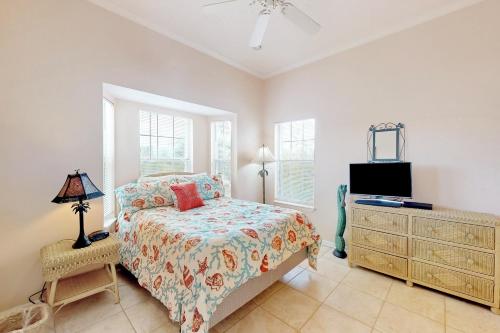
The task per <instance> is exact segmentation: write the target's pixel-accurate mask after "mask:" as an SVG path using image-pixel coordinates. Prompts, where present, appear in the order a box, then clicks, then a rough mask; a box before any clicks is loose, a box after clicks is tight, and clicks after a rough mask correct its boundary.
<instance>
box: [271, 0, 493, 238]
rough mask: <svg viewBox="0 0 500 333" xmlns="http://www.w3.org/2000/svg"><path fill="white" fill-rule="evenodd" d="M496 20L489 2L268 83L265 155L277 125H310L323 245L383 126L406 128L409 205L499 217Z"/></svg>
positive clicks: (316, 214)
mask: <svg viewBox="0 0 500 333" xmlns="http://www.w3.org/2000/svg"><path fill="white" fill-rule="evenodd" d="M499 12H500V1H496V0H490V1H486V2H484V3H481V4H479V5H476V6H472V7H470V8H468V9H464V10H462V11H459V12H456V13H454V14H451V15H448V16H445V17H442V18H440V19H437V20H434V21H431V22H429V23H426V24H423V25H420V26H417V27H415V28H412V29H409V30H406V31H404V32H401V33H398V34H395V35H392V36H389V37H386V38H384V39H381V40H378V41H375V42H372V43H370V44H367V45H365V46H362V47H358V48H355V49H352V50H349V51H346V52H343V53H341V54H338V55H335V56H332V57H329V58H327V59H324V60H322V61H320V62H317V63H314V64H311V65H308V66H305V67H303V68H300V69H297V70H294V71H292V72H289V73H285V74H283V75H280V76H278V77H275V78H272V79H270V80H268V81H266V104H265V135H266V140H267V142H268V144H269V145H270V146H273V135H274V134H273V132H274V127H273V124H274V123H275V122H280V121H285V120H293V119H307V118H311V117H314V118H316V124H317V133H316V163H315V174H316V204H315V210H314V211H312V212H310V216H311V217H312V219H313V221H314V222H315V224H316V225H317V226H318V228H319V231H320V233H321V234H322V236H323V237H324V238H325V239H327V240H333V236H334V230H335V225H336V220H337V212H336V188H337V186H338V185H339V184H341V183H345V184H348V165H349V163H350V162H364V161H366V132H367V130H368V127H369V126H370V125H371V124H378V123H380V122H389V121H391V122H396V123H397V122H402V123H404V124H405V125H406V126H407V155H406V156H407V160H408V161H411V162H413V169H414V174H413V176H414V196H415V200H417V201H424V202H432V203H434V204H437V205H441V206H448V207H453V208H461V209H468V210H474V211H484V212H491V213H497V214H500V148H499V144H500V94H499V87H500V38H499V35H498V34H499V32H500V20H499V19H498V13H499ZM270 179H272V177H270ZM269 188H270V191H269V195H270V196H271V195H272V194H273V192H274V191H273V190H272V189H273V186H269Z"/></svg>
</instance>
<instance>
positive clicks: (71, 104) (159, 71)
mask: <svg viewBox="0 0 500 333" xmlns="http://www.w3.org/2000/svg"><path fill="white" fill-rule="evenodd" d="M103 82H106V83H111V84H116V85H120V86H125V87H130V88H134V89H138V90H141V91H146V92H150V93H155V94H158V95H163V96H167V97H171V98H175V99H179V100H184V101H189V102H193V103H197V104H202V105H207V106H211V107H215V108H219V109H223V110H227V111H231V112H235V113H236V114H237V118H238V124H239V125H240V126H239V130H238V138H237V139H238V140H237V142H238V166H239V169H238V176H239V177H238V178H237V180H238V181H237V182H236V184H235V186H234V192H233V194H234V195H235V196H237V197H240V198H244V199H250V200H256V199H258V196H259V187H258V185H259V183H258V179H256V173H257V171H256V167H254V166H251V165H249V164H248V161H249V160H250V159H251V157H252V155H253V154H254V152H255V151H256V149H257V147H258V146H259V144H260V138H261V137H262V135H261V123H262V117H261V110H262V107H261V103H262V92H263V83H262V81H261V80H259V79H256V78H254V77H252V76H251V75H249V74H247V73H244V72H241V71H239V70H236V69H234V68H233V67H230V66H227V65H225V64H223V63H221V62H219V61H217V60H214V59H212V58H210V57H208V56H206V55H203V54H201V53H198V52H196V51H194V50H193V49H191V48H189V47H186V46H183V45H181V44H179V43H177V42H175V41H172V40H170V39H168V38H166V37H164V36H161V35H159V34H157V33H154V32H152V31H150V30H148V29H146V28H143V27H141V26H139V25H137V24H134V23H132V22H130V21H127V20H125V19H123V18H121V17H119V16H117V15H114V14H112V13H110V12H107V11H105V10H103V9H102V8H100V7H97V6H95V5H93V4H91V3H89V2H87V1H81V0H64V1H61V0H43V1H39V0H31V1H28V0H2V1H0V105H1V120H0V156H1V163H0V175H1V176H0V177H2V178H1V182H0V183H1V186H2V188H1V190H0V224H1V232H0V253H1V255H0V281H1V284H0V295H1V297H0V310H1V309H4V308H6V307H9V306H12V305H15V304H19V303H22V302H26V300H27V296H28V295H29V294H31V293H33V292H35V291H36V290H38V289H39V288H40V287H41V273H40V263H39V259H38V251H39V249H40V247H42V246H43V245H45V244H48V243H50V242H53V241H55V240H59V239H62V238H74V237H76V236H77V217H76V216H75V215H74V214H73V213H72V212H71V209H70V207H69V205H67V204H66V205H55V204H52V203H51V202H50V201H51V200H52V198H53V197H54V196H55V195H56V193H57V192H58V191H59V189H60V187H61V186H62V184H63V182H64V180H65V177H66V175H67V174H68V173H69V172H71V171H72V170H74V169H76V168H80V169H82V170H85V171H87V172H88V174H89V175H90V177H91V179H92V180H93V181H94V182H95V183H96V185H98V186H101V184H102V115H101V113H102V89H103V87H102V84H103ZM91 206H92V209H91V211H90V213H89V214H87V216H86V228H87V229H86V230H89V231H90V230H95V229H98V228H99V227H101V226H102V223H103V221H102V206H101V200H93V201H91Z"/></svg>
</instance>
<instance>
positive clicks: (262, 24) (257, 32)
mask: <svg viewBox="0 0 500 333" xmlns="http://www.w3.org/2000/svg"><path fill="white" fill-rule="evenodd" d="M270 19H271V11H270V10H266V9H264V10H262V11H261V12H260V14H259V17H258V18H257V23H256V24H255V29H254V31H253V33H252V37H251V38H250V42H249V43H248V45H249V46H250V47H251V48H252V49H254V50H260V49H262V42H263V41H264V35H265V34H266V30H267V27H268V25H269V20H270Z"/></svg>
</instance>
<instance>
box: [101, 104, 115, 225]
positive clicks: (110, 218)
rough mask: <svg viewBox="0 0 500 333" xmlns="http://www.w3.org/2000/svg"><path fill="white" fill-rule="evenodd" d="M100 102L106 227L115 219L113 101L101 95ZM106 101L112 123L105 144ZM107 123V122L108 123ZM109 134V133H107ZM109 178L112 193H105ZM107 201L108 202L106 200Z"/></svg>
mask: <svg viewBox="0 0 500 333" xmlns="http://www.w3.org/2000/svg"><path fill="white" fill-rule="evenodd" d="M102 103H103V124H102V128H103V149H102V152H103V162H102V168H103V181H102V185H103V191H104V197H103V218H104V226H105V227H108V226H110V225H111V224H112V223H113V222H114V221H115V220H116V198H115V193H114V189H115V186H116V183H115V173H116V164H115V163H116V151H115V147H116V145H115V136H116V126H115V103H113V101H111V100H110V99H108V98H106V97H103V99H102ZM106 103H108V104H109V105H110V106H111V113H112V114H111V115H110V117H111V118H112V123H111V124H110V125H111V138H112V139H111V142H109V144H108V145H106V144H105V143H106V142H105V140H106V139H107V135H106V132H105V131H106V129H107V130H108V131H109V130H110V129H109V128H107V126H106V117H107V115H106V106H105V104H106ZM108 125H109V124H108ZM108 134H109V133H108ZM109 145H110V146H111V149H110V150H111V155H112V156H111V157H109V156H108V157H107V158H106V156H107V153H108V151H107V149H106V146H109ZM106 160H108V161H110V164H111V167H110V169H111V175H107V173H106V170H107V169H108V167H107V166H106ZM108 177H109V178H111V180H110V182H111V187H112V191H111V192H112V193H106V192H109V191H107V189H106V188H107V186H106V183H107V182H106V179H107V178H108ZM108 201H109V202H108ZM107 203H108V204H109V205H110V206H111V211H110V212H108V213H107V214H106V206H107Z"/></svg>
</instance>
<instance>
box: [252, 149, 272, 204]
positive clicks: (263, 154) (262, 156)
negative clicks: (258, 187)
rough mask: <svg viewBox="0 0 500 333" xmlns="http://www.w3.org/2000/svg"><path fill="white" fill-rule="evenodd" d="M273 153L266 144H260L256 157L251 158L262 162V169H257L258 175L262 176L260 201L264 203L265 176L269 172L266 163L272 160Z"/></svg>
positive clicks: (256, 161)
mask: <svg viewBox="0 0 500 333" xmlns="http://www.w3.org/2000/svg"><path fill="white" fill-rule="evenodd" d="M274 161H275V159H274V156H273V153H271V150H270V149H269V147H267V146H266V145H262V147H260V148H259V150H258V151H257V157H256V158H255V159H254V160H253V162H254V163H259V164H261V163H262V170H260V171H259V176H261V177H262V202H263V203H266V176H267V175H269V172H267V170H266V163H272V162H274Z"/></svg>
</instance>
